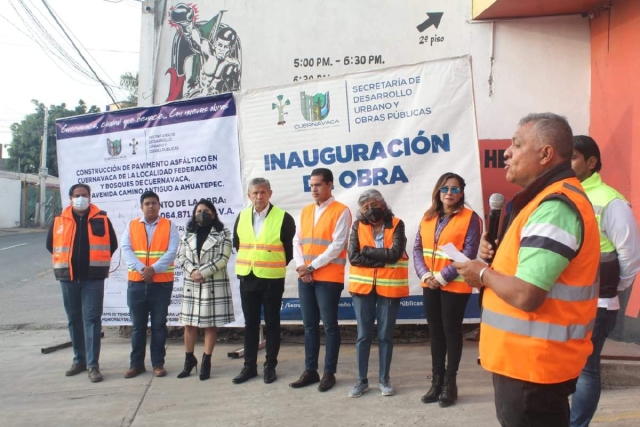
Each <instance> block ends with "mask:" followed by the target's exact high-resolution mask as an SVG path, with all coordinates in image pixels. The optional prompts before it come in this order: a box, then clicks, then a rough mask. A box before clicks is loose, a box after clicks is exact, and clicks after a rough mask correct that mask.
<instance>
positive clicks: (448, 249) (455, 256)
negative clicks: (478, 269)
mask: <svg viewBox="0 0 640 427" xmlns="http://www.w3.org/2000/svg"><path fill="white" fill-rule="evenodd" d="M438 248H439V249H440V250H441V251H442V252H444V254H445V255H446V256H448V257H449V258H450V259H452V260H453V261H455V262H467V261H469V258H467V256H466V255H465V254H463V253H462V252H460V251H459V250H458V248H456V247H455V246H454V244H453V243H447V244H446V245H442V246H438Z"/></svg>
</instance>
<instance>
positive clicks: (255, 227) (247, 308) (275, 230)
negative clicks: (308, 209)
mask: <svg viewBox="0 0 640 427" xmlns="http://www.w3.org/2000/svg"><path fill="white" fill-rule="evenodd" d="M272 194H273V191H272V190H271V184H270V183H269V180H267V179H264V178H254V179H252V180H251V181H250V182H249V186H248V190H247V196H248V197H249V200H251V206H250V207H248V208H245V209H243V210H242V212H240V215H238V219H237V220H236V224H235V226H234V229H233V247H234V248H236V250H237V251H238V256H237V258H236V275H237V276H238V279H240V298H241V300H242V312H243V314H244V325H245V326H244V367H243V368H242V371H241V372H240V373H239V374H238V375H236V377H235V378H233V380H232V381H233V383H234V384H241V383H243V382H245V381H247V380H249V379H251V378H254V377H256V376H257V375H258V364H257V362H258V346H259V344H260V313H261V312H263V313H264V323H265V338H266V341H267V343H266V361H265V363H264V382H265V383H266V384H270V383H272V382H274V381H275V380H276V379H277V377H276V366H277V364H278V352H279V351H280V309H281V305H282V294H283V293H284V279H285V276H286V273H287V264H289V262H290V261H291V259H292V258H293V246H292V241H293V236H294V235H295V233H296V223H295V221H294V219H293V217H292V216H291V215H289V214H288V213H287V212H285V211H283V210H282V209H280V208H278V207H277V206H273V205H272V204H271V203H270V202H269V200H270V199H271V195H272Z"/></svg>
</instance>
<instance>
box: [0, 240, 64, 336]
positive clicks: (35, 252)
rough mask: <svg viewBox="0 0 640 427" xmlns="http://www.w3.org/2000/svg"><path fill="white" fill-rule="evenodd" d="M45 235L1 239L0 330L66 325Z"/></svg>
mask: <svg viewBox="0 0 640 427" xmlns="http://www.w3.org/2000/svg"><path fill="white" fill-rule="evenodd" d="M46 237H47V234H46V232H44V231H38V232H29V233H3V234H2V235H0V295H2V298H0V327H4V328H6V327H7V325H16V324H25V323H28V324H33V325H32V326H34V327H45V326H46V325H53V324H55V325H56V326H60V325H61V322H65V321H66V316H65V313H64V308H63V307H62V299H61V296H60V285H59V282H57V281H56V280H55V278H54V277H53V272H52V270H51V255H50V254H49V252H48V251H47V250H46V248H45V241H46Z"/></svg>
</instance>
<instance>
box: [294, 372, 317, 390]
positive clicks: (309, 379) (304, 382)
mask: <svg viewBox="0 0 640 427" xmlns="http://www.w3.org/2000/svg"><path fill="white" fill-rule="evenodd" d="M319 381H320V375H318V371H304V372H303V373H302V375H300V378H298V381H295V382H292V383H291V384H289V387H291V388H302V387H306V386H308V385H309V384H315V383H317V382H319Z"/></svg>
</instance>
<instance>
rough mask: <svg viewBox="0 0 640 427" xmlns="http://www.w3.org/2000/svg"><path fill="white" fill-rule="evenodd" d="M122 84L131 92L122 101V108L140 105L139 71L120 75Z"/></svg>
mask: <svg viewBox="0 0 640 427" xmlns="http://www.w3.org/2000/svg"><path fill="white" fill-rule="evenodd" d="M120 86H121V87H122V89H125V90H126V91H128V92H129V96H128V97H127V99H126V101H124V102H120V107H121V108H129V107H135V106H137V105H138V73H136V75H135V76H134V75H133V73H128V72H127V73H124V74H123V75H121V76H120Z"/></svg>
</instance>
